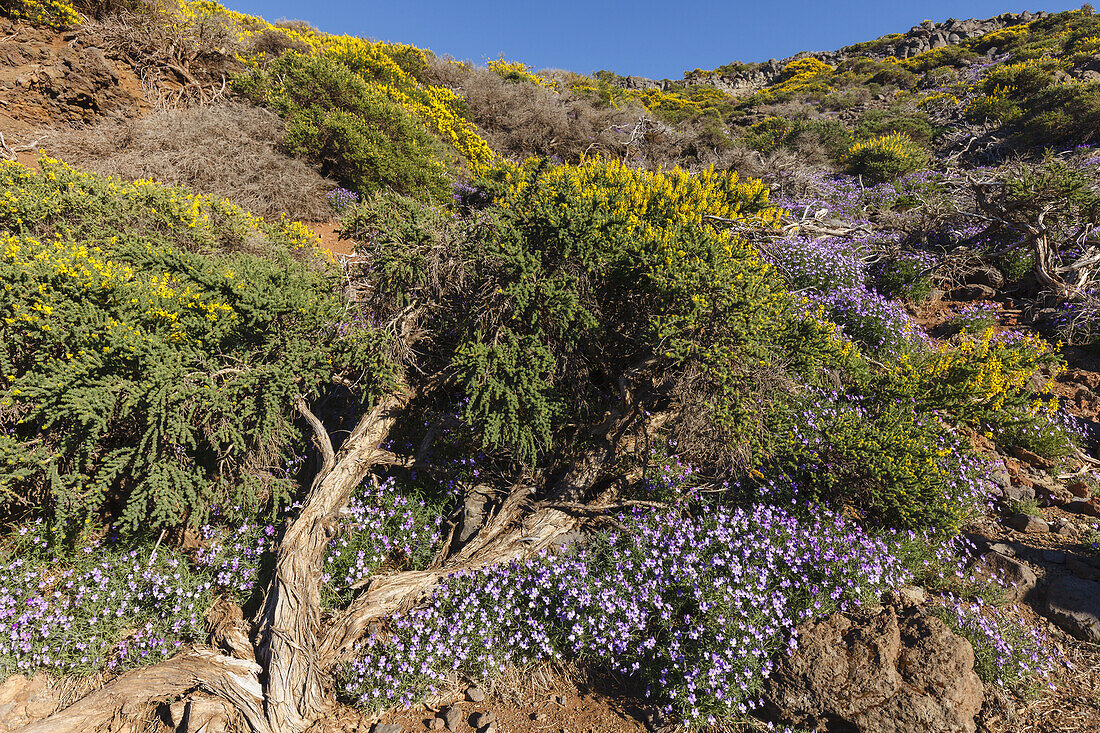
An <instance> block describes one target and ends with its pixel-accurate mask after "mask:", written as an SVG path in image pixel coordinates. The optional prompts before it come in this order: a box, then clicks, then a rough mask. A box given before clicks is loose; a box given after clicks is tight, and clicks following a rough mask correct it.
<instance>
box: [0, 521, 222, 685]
mask: <svg viewBox="0 0 1100 733" xmlns="http://www.w3.org/2000/svg"><path fill="white" fill-rule="evenodd" d="M43 535H44V526H43V525H42V522H41V520H39V522H38V523H36V524H34V525H31V526H30V527H25V528H22V529H21V530H20V531H19V532H18V533H17V538H18V539H19V540H20V544H21V545H23V549H22V550H21V551H19V552H15V553H11V555H9V556H8V557H6V558H0V675H9V674H14V673H18V672H24V673H33V672H34V671H35V670H38V669H45V670H48V671H50V672H54V673H56V674H66V675H72V674H89V673H92V672H97V671H99V670H101V669H103V668H107V669H112V670H116V671H120V670H122V669H126V668H129V667H134V666H138V665H142V664H149V663H151V662H155V661H159V660H161V659H166V658H168V657H171V656H172V655H174V654H175V653H176V652H177V651H178V649H179V648H180V647H181V646H182V645H183V644H185V643H187V642H191V641H197V640H199V639H201V638H204V637H205V635H206V631H205V627H204V621H203V615H204V614H205V612H206V609H207V608H208V607H209V605H210V603H211V600H212V597H213V596H212V584H211V583H210V582H209V580H207V579H205V578H203V577H202V576H199V575H196V574H194V573H192V572H191V571H190V570H189V569H188V567H187V563H186V562H184V561H183V560H181V559H180V558H179V557H177V556H176V555H174V554H173V553H171V552H168V551H167V550H165V549H163V548H162V549H160V551H159V552H157V553H154V554H152V555H144V554H139V553H138V552H137V551H129V552H115V551H111V550H109V549H107V548H104V547H102V546H101V545H99V544H93V545H90V546H88V547H85V548H83V549H82V550H80V551H78V552H77V553H76V555H75V556H74V557H72V558H60V557H57V556H52V557H51V556H50V553H48V551H47V550H46V548H47V542H46V540H45V537H44V536H43Z"/></svg>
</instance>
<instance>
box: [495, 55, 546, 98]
mask: <svg viewBox="0 0 1100 733" xmlns="http://www.w3.org/2000/svg"><path fill="white" fill-rule="evenodd" d="M489 69H490V70H491V71H494V72H496V73H497V74H499V75H500V76H501V77H502V78H503V79H506V80H508V81H524V82H527V83H529V84H534V85H535V86H539V87H543V88H545V89H549V90H551V91H553V92H555V93H556V92H557V85H555V84H554V82H552V81H549V80H547V79H543V78H542V77H541V76H539V75H538V74H534V73H532V72H531V67H529V66H528V65H527V64H525V63H523V62H521V61H506V60H505V59H504V57H501V58H499V59H495V60H494V59H490V61H489Z"/></svg>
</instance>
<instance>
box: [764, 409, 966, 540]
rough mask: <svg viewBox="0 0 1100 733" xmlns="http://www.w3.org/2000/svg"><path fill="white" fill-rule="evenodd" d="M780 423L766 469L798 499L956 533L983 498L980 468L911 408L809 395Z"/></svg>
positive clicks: (932, 420)
mask: <svg viewBox="0 0 1100 733" xmlns="http://www.w3.org/2000/svg"><path fill="white" fill-rule="evenodd" d="M784 419H785V422H783V424H781V425H776V426H775V428H774V433H775V435H776V436H777V437H776V444H775V448H774V452H773V457H772V459H771V462H770V465H769V466H768V467H767V470H768V471H769V472H770V473H778V474H780V475H782V476H783V477H784V478H785V479H786V482H784V483H782V484H781V485H783V486H791V487H794V488H793V489H792V490H795V491H797V492H798V496H799V498H801V499H803V500H805V499H810V500H813V501H815V502H818V501H820V502H825V503H828V504H832V505H834V506H835V507H836V508H838V509H839V508H841V507H847V508H849V509H850V510H851V511H854V512H855V513H857V514H858V515H859V516H861V517H863V518H864V519H866V520H867V521H869V522H872V523H874V524H877V525H880V526H890V527H896V528H899V529H913V528H939V529H944V530H956V529H958V528H959V526H961V524H962V523H963V522H964V520H965V519H966V518H967V517H968V516H969V515H970V513H971V512H973V511H974V509H975V507H976V505H977V501H978V498H979V497H981V496H983V495H984V494H985V491H984V485H983V484H982V474H983V472H984V465H983V463H982V462H981V461H980V460H979V459H978V458H977V457H975V456H974V455H973V454H972V453H971V452H970V451H968V450H967V449H966V447H965V446H964V445H962V444H961V443H960V442H959V440H958V439H957V438H955V437H954V436H953V435H952V434H951V433H950V432H949V431H948V430H947V429H946V428H945V427H944V426H943V425H942V424H941V423H940V422H939V420H938V419H937V418H936V417H935V416H934V415H929V414H921V413H920V412H919V411H918V410H917V409H916V408H915V405H914V404H913V403H912V402H908V401H901V400H898V401H895V402H886V403H883V402H872V401H870V400H867V399H864V398H860V397H853V396H846V395H843V394H839V393H835V392H834V393H830V394H812V393H811V394H809V395H808V396H807V397H805V398H803V399H802V400H799V401H796V402H795V403H794V406H793V407H792V410H791V412H790V413H788V414H787V415H786V416H785V418H784Z"/></svg>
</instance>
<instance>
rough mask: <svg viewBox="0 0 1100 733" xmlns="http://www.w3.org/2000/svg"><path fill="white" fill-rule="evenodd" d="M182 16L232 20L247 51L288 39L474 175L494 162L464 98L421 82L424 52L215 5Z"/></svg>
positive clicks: (188, 9)
mask: <svg viewBox="0 0 1100 733" xmlns="http://www.w3.org/2000/svg"><path fill="white" fill-rule="evenodd" d="M179 2H180V8H181V13H183V16H181V17H186V15H187V14H195V13H211V14H218V15H220V16H222V17H224V18H227V19H228V20H230V21H231V22H232V23H233V25H234V27H235V31H236V34H237V38H238V40H239V42H240V43H241V44H242V45H243V46H244V47H245V48H247V47H248V43H249V41H250V40H251V39H253V38H255V37H257V36H259V35H260V34H263V33H277V34H282V35H284V36H286V38H287V39H288V40H290V41H292V42H293V43H294V44H295V45H302V46H304V47H308V48H309V49H310V53H312V54H315V55H318V56H322V57H324V58H327V59H330V60H332V61H336V62H339V63H341V64H343V65H345V66H346V67H347V68H349V69H350V70H351V71H353V72H354V73H356V74H358V75H359V76H361V77H362V78H363V80H364V81H365V82H366V83H367V84H368V85H369V86H370V87H371V88H372V89H373V90H374V91H375V92H377V93H378V94H379V95H381V96H383V97H385V98H386V99H389V100H390V101H392V102H394V103H395V104H397V105H399V106H400V107H402V108H404V109H405V110H406V111H408V112H409V113H410V114H411V115H413V116H414V117H416V118H417V119H419V120H420V121H421V122H422V123H423V124H424V125H426V126H427V127H428V128H429V129H430V130H432V131H433V132H434V133H435V134H436V135H438V136H439V138H440V139H441V140H443V142H444V143H446V144H448V145H449V146H451V147H453V148H454V149H455V150H456V151H457V152H458V153H459V154H460V155H462V157H463V159H464V160H465V161H466V163H467V164H468V165H469V167H470V168H471V169H472V170H474V171H481V170H484V169H485V168H486V166H488V165H489V164H490V163H491V162H492V160H493V157H494V156H493V152H492V150H491V149H490V148H489V145H488V144H487V143H486V142H485V141H484V140H483V139H482V138H481V137H480V136H479V135H478V133H477V130H476V128H475V127H474V125H473V124H471V123H470V122H469V121H468V120H467V119H466V118H465V117H464V116H463V113H462V110H463V102H462V100H461V98H460V97H459V96H458V95H457V94H455V93H454V92H452V91H451V90H450V89H445V88H443V87H437V86H433V85H430V84H425V83H423V82H421V81H420V80H419V79H418V78H417V75H418V74H419V73H421V72H422V71H423V70H424V69H425V68H426V67H427V60H426V58H425V56H424V51H422V50H421V49H419V48H416V47H415V46H410V45H407V44H394V43H379V42H373V41H368V40H365V39H363V38H357V37H355V36H338V35H330V34H327V33H322V32H321V31H317V30H314V29H311V28H308V27H301V26H283V25H272V24H271V23H268V22H267V21H266V20H264V19H263V18H260V17H258V16H254V15H246V14H243V13H237V12H233V11H229V10H226V9H225V8H224V7H223V6H221V5H220V4H218V3H216V2H212V1H211V0H191V1H187V0H179ZM241 60H242V61H243V62H244V63H246V64H247V65H249V66H250V67H252V68H261V67H263V66H264V65H265V64H266V63H267V62H268V61H270V59H267V58H266V57H265V55H264V54H263V53H249V52H247V51H246V52H244V53H243V54H242V55H241Z"/></svg>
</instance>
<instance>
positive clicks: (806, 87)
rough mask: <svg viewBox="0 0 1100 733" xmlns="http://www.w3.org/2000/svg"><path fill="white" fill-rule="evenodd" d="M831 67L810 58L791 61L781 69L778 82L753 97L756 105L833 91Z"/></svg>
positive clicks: (819, 60)
mask: <svg viewBox="0 0 1100 733" xmlns="http://www.w3.org/2000/svg"><path fill="white" fill-rule="evenodd" d="M833 71H834V69H833V67H832V66H829V65H828V64H827V63H825V62H824V61H822V60H821V59H816V58H814V57H812V56H807V57H805V58H801V59H798V60H797V61H792V62H790V63H789V64H787V65H786V66H784V67H783V73H782V74H781V75H780V81H779V82H778V83H776V84H772V85H771V86H770V87H767V88H765V89H761V90H760V91H758V92H756V93H755V94H754V95H753V99H755V100H756V101H757V103H767V102H770V101H775V100H779V99H782V98H784V97H787V96H788V95H795V94H811V93H817V94H826V93H828V92H831V91H834V87H833V86H832V84H831V81H832V78H833Z"/></svg>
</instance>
